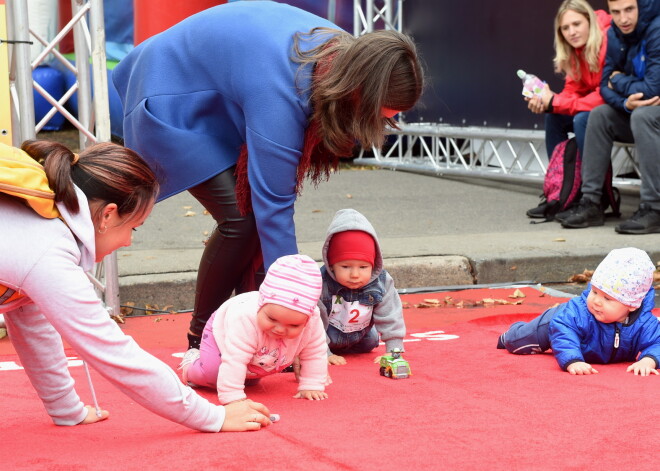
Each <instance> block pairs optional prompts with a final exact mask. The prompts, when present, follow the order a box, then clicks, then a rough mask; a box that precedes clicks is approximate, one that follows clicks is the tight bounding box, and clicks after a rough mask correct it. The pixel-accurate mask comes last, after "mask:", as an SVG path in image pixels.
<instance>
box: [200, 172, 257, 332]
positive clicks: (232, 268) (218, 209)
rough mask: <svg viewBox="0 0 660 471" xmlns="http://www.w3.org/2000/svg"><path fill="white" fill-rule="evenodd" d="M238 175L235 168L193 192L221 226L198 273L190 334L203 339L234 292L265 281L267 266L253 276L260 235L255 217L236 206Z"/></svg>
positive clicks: (249, 288)
mask: <svg viewBox="0 0 660 471" xmlns="http://www.w3.org/2000/svg"><path fill="white" fill-rule="evenodd" d="M234 171H235V167H231V168H229V169H227V170H225V171H224V172H222V173H220V174H218V175H216V176H215V177H213V178H211V179H209V180H207V181H205V182H203V183H201V184H199V185H197V186H195V187H193V188H191V189H190V190H189V191H190V194H192V195H193V196H194V197H195V199H197V201H199V202H200V203H201V204H202V206H204V208H206V210H207V211H208V212H209V213H210V214H211V216H213V219H215V222H216V223H217V226H216V228H215V229H214V230H213V234H211V237H210V238H209V240H208V242H207V243H206V247H205V248H204V253H203V254H202V259H201V261H200V263H199V271H198V273H197V286H196V288H195V308H194V311H193V315H192V320H191V321H190V331H191V332H192V333H193V334H196V335H199V336H201V335H202V332H203V331H204V326H205V325H206V322H207V321H208V319H209V317H211V314H213V312H215V310H216V309H218V308H219V307H220V305H222V303H224V302H225V301H226V300H227V299H229V298H230V297H231V295H232V292H236V294H240V293H243V292H245V291H249V290H252V289H256V288H258V287H259V285H260V284H261V282H262V281H263V278H264V269H263V264H262V265H261V268H259V269H258V270H257V271H256V273H254V274H253V263H254V260H255V257H257V256H259V255H260V251H261V245H260V244H259V234H258V233H257V226H256V223H255V221H254V215H253V214H252V213H250V214H248V215H246V216H242V215H241V213H240V211H239V210H238V207H237V205H236V194H235V191H234V190H235V187H236V178H235V177H234Z"/></svg>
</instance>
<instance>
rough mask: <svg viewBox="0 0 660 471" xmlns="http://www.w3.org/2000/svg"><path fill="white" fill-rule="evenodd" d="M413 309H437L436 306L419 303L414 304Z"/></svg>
mask: <svg viewBox="0 0 660 471" xmlns="http://www.w3.org/2000/svg"><path fill="white" fill-rule="evenodd" d="M415 307H417V308H419V309H427V308H430V307H438V306H437V305H431V304H427V303H419V304H415Z"/></svg>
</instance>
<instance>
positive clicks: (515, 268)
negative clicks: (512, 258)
mask: <svg viewBox="0 0 660 471" xmlns="http://www.w3.org/2000/svg"><path fill="white" fill-rule="evenodd" d="M517 269H518V267H517V266H515V265H514V266H512V267H511V268H509V270H511V271H513V270H517Z"/></svg>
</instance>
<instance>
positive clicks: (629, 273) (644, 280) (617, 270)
mask: <svg viewBox="0 0 660 471" xmlns="http://www.w3.org/2000/svg"><path fill="white" fill-rule="evenodd" d="M654 271H655V265H653V262H651V259H650V258H649V256H648V255H647V253H646V252H644V251H643V250H640V249H636V248H633V247H628V248H625V249H614V250H612V251H611V252H610V253H609V254H607V257H605V258H604V259H603V261H602V262H600V264H599V265H598V267H596V270H595V271H594V274H593V275H592V276H591V284H592V286H595V287H596V288H598V289H599V290H601V291H603V292H604V293H606V294H608V295H610V296H611V297H612V298H614V299H616V300H617V301H619V302H620V303H621V304H625V305H626V306H630V307H635V308H638V307H639V306H641V305H642V301H643V300H644V297H645V296H646V293H648V292H649V289H651V285H652V284H653V272H654Z"/></svg>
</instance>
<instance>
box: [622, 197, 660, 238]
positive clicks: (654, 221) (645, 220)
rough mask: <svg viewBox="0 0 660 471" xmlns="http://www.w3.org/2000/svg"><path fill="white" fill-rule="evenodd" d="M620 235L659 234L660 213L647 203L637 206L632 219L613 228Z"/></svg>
mask: <svg viewBox="0 0 660 471" xmlns="http://www.w3.org/2000/svg"><path fill="white" fill-rule="evenodd" d="M614 230H615V231H617V232H618V233H620V234H652V233H655V232H660V211H658V210H655V209H653V208H651V206H649V204H648V203H642V204H640V205H639V209H638V210H637V211H635V214H633V217H631V218H630V219H628V220H627V221H624V222H622V223H621V224H619V225H618V226H616V227H615V228H614Z"/></svg>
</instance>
